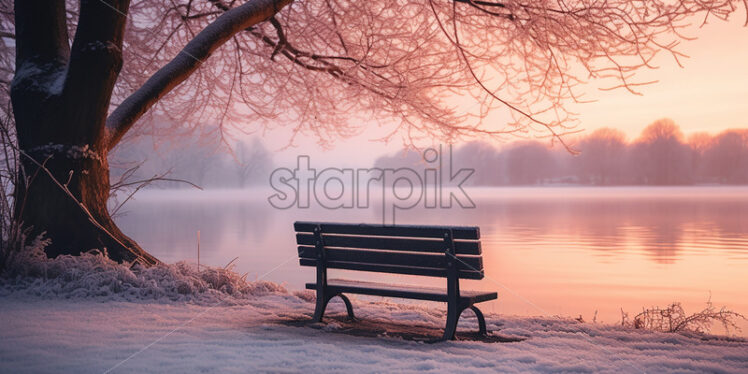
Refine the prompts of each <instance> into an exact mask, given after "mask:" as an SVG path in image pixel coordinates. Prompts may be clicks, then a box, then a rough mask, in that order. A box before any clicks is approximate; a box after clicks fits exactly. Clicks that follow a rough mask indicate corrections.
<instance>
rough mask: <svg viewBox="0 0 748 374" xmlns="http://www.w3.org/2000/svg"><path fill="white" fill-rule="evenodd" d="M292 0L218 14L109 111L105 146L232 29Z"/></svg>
mask: <svg viewBox="0 0 748 374" xmlns="http://www.w3.org/2000/svg"><path fill="white" fill-rule="evenodd" d="M292 1H293V0H251V1H248V2H246V3H244V4H242V5H240V6H238V7H236V8H232V9H230V10H228V11H226V12H225V13H224V14H222V15H221V16H220V17H218V19H216V20H215V21H213V22H212V23H211V24H210V25H208V26H207V27H206V28H205V29H204V30H203V31H201V32H200V33H199V34H197V36H195V38H194V39H192V40H191V41H190V42H189V43H187V45H186V46H185V47H184V48H183V49H182V51H181V52H180V53H179V54H178V55H177V56H176V57H174V59H172V60H171V61H170V62H169V63H168V64H166V65H165V66H164V67H162V68H161V69H159V70H158V71H157V72H156V73H155V74H153V76H151V78H150V79H148V81H146V82H145V84H143V86H141V87H140V88H139V89H138V90H137V91H135V92H134V93H133V94H132V95H130V96H129V97H128V98H127V99H125V100H124V101H123V102H122V104H120V105H119V106H118V107H117V109H115V110H114V112H112V114H110V115H109V118H107V122H106V129H107V132H108V142H107V144H108V148H109V149H112V148H114V146H115V145H117V143H118V142H119V141H120V140H121V139H122V137H123V136H124V135H125V133H126V132H127V131H128V130H129V129H130V128H131V127H132V126H133V124H135V122H136V121H137V120H138V119H139V118H140V117H141V116H142V115H143V114H145V112H147V111H148V109H150V108H151V107H152V106H153V105H154V104H155V103H157V102H158V101H159V100H160V99H161V98H162V97H164V95H166V94H167V93H169V92H170V91H171V90H173V89H174V88H175V87H176V86H178V85H179V84H180V83H182V82H183V81H184V80H185V79H187V78H188V77H189V76H190V74H192V73H193V72H194V71H195V70H197V69H198V68H199V67H200V64H201V63H202V61H203V60H205V59H207V58H208V57H210V55H211V53H213V51H215V50H216V49H217V48H218V47H220V46H221V45H223V44H224V43H225V42H226V41H228V40H229V39H230V38H231V37H232V36H234V35H236V33H238V32H240V31H242V30H244V29H246V28H248V27H251V26H253V25H256V24H258V23H260V22H263V21H265V20H267V19H268V18H270V17H272V16H273V15H275V14H276V13H277V12H279V11H280V10H281V9H283V7H285V6H286V5H288V4H290V3H291V2H292Z"/></svg>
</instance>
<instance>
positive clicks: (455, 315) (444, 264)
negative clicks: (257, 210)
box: [294, 222, 497, 340]
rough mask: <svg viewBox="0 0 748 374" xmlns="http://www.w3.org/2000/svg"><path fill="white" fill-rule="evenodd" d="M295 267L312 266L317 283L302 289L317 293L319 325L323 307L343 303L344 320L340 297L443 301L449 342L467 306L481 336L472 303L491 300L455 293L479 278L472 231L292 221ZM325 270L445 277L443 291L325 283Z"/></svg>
mask: <svg viewBox="0 0 748 374" xmlns="http://www.w3.org/2000/svg"><path fill="white" fill-rule="evenodd" d="M294 229H295V231H296V243H297V244H298V245H299V247H298V251H299V262H300V264H301V266H314V267H316V268H317V281H316V282H315V283H307V284H306V288H307V289H312V290H316V291H317V305H316V308H315V310H314V321H315V322H320V321H322V317H323V315H324V314H325V308H326V307H327V303H328V302H329V301H330V299H332V298H333V297H335V296H339V297H340V298H341V299H343V302H344V303H345V307H346V309H347V311H348V317H349V318H351V319H354V314H353V306H352V305H351V301H350V300H349V299H348V298H347V297H346V296H345V295H344V294H345V293H352V294H362V295H375V296H386V297H400V298H406V299H417V300H430V301H440V302H446V303H447V324H446V328H445V329H444V335H443V337H442V339H443V340H448V339H454V338H455V331H456V329H457V321H458V320H459V318H460V314H461V313H462V312H463V311H464V310H465V309H468V308H470V309H471V310H473V312H475V315H476V316H477V317H478V326H479V330H480V333H481V334H483V335H485V334H486V322H485V319H484V318H483V313H481V311H480V310H479V309H478V308H477V307H476V306H475V305H474V304H476V303H480V302H483V301H489V300H494V299H496V297H497V295H496V292H476V291H461V290H460V279H461V278H462V279H483V276H484V275H483V260H482V257H481V246H480V242H479V241H478V239H479V238H480V231H479V229H478V227H462V226H411V225H393V226H385V225H368V224H346V223H325V222H295V223H294ZM327 269H345V270H357V271H372V272H380V273H392V274H408V275H420V276H429V277H441V278H446V279H447V288H446V289H439V288H421V287H413V286H403V285H392V284H382V283H373V282H360V281H355V280H337V279H329V280H328V279H327Z"/></svg>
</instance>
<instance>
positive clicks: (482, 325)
mask: <svg viewBox="0 0 748 374" xmlns="http://www.w3.org/2000/svg"><path fill="white" fill-rule="evenodd" d="M470 309H472V310H473V312H474V313H475V316H476V317H478V332H479V333H480V334H481V335H483V336H486V335H488V332H487V331H486V319H485V318H483V312H481V311H480V309H478V307H477V306H475V305H471V306H470Z"/></svg>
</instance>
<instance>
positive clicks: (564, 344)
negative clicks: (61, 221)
mask: <svg viewBox="0 0 748 374" xmlns="http://www.w3.org/2000/svg"><path fill="white" fill-rule="evenodd" d="M21 263H22V264H23V266H18V267H16V268H15V270H14V272H13V273H6V274H5V275H4V276H3V277H2V278H0V297H1V298H2V299H1V300H0V316H1V318H2V319H1V321H2V322H0V324H1V326H2V327H0V372H8V373H10V372H13V373H26V372H27V373H40V372H41V373H44V372H50V373H51V372H75V373H102V372H107V371H108V370H110V369H111V371H110V372H113V373H120V372H121V373H143V372H149V373H151V372H156V373H158V372H207V373H211V372H241V373H245V372H341V373H342V372H345V373H349V372H390V371H398V372H508V373H515V372H516V373H519V372H543V373H546V372H548V373H551V372H553V373H560V372H561V373H562V372H567V373H598V372H602V373H621V372H625V373H641V372H647V373H704V372H712V373H740V372H748V343H746V342H745V341H743V340H736V339H727V338H720V337H713V336H707V335H702V334H695V333H690V334H675V333H661V332H649V331H644V330H636V329H631V328H624V327H620V326H611V325H600V324H589V323H580V322H578V321H575V320H573V319H560V318H554V317H536V318H530V317H511V316H504V315H495V314H494V315H490V314H489V315H487V316H486V317H487V323H488V328H489V330H491V331H493V333H492V334H493V336H494V337H495V336H501V337H503V338H507V337H508V338H518V339H516V340H521V341H517V342H510V343H487V342H485V341H466V340H463V341H455V342H445V343H437V344H425V343H423V342H418V341H414V340H410V339H407V338H403V337H402V336H404V335H403V334H396V333H394V332H396V331H400V332H402V331H408V330H413V331H421V332H423V331H426V332H429V331H431V332H437V333H438V330H439V329H440V328H441V327H442V326H443V324H444V306H443V305H441V304H439V303H423V304H413V303H401V302H400V301H399V300H397V299H391V300H390V299H382V298H355V297H354V298H353V303H354V307H355V308H356V313H357V316H358V317H359V318H360V322H347V321H345V320H344V319H343V318H342V316H343V315H344V314H343V310H344V309H343V307H342V305H341V304H340V303H339V302H338V301H337V300H336V301H333V302H332V304H331V307H330V309H329V313H330V314H331V315H332V318H328V319H327V320H326V323H324V324H321V325H319V324H309V323H307V322H305V321H308V320H309V318H310V315H311V313H312V312H313V310H314V304H313V294H311V293H309V292H289V291H287V290H286V289H284V288H283V287H280V286H278V285H275V284H274V283H269V282H252V283H246V282H244V279H242V278H241V277H239V276H237V275H236V274H233V273H231V272H230V271H228V270H225V269H206V270H203V271H200V272H198V271H197V270H196V269H195V268H194V267H193V266H190V265H188V264H184V263H180V264H175V265H168V266H167V265H163V266H158V267H153V268H149V269H128V268H127V267H124V266H121V265H117V264H115V263H112V262H111V261H109V260H107V259H106V258H104V257H102V256H100V255H97V254H87V255H84V256H80V257H64V256H63V257H59V258H57V259H54V260H48V259H39V258H36V259H35V260H33V261H32V258H31V257H29V258H27V259H26V260H23V261H21ZM476 325H477V324H476V320H475V318H474V317H473V316H472V315H471V314H470V313H469V312H466V313H465V314H464V315H463V319H462V320H461V321H460V328H459V329H460V331H462V332H465V331H469V330H473V329H475V328H476ZM372 326H374V327H372ZM367 329H368V330H371V331H374V333H373V334H372V333H371V331H368V333H367ZM509 340H512V339H509ZM492 341H496V339H494V340H492Z"/></svg>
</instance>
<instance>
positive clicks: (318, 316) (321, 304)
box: [313, 293, 356, 322]
mask: <svg viewBox="0 0 748 374" xmlns="http://www.w3.org/2000/svg"><path fill="white" fill-rule="evenodd" d="M335 296H340V298H341V299H343V302H344V303H345V309H346V311H347V312H348V318H349V319H350V320H351V321H353V320H355V319H356V317H355V316H354V315H353V304H351V300H350V299H348V296H345V295H343V294H342V293H339V294H337V295H332V296H330V297H319V298H317V305H316V306H315V307H314V317H313V321H314V322H322V317H323V316H324V315H325V309H327V304H328V303H329V302H330V300H332V298H333V297H335Z"/></svg>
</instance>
